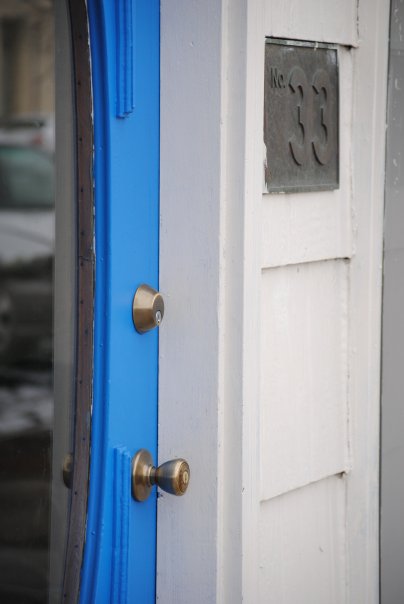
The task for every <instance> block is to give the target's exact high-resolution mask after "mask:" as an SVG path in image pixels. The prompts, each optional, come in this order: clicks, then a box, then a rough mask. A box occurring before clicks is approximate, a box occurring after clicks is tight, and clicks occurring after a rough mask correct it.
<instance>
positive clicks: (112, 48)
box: [80, 0, 160, 604]
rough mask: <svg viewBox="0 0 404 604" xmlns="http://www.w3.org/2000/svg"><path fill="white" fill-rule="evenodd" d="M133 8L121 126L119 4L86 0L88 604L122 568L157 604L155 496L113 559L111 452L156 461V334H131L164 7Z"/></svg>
mask: <svg viewBox="0 0 404 604" xmlns="http://www.w3.org/2000/svg"><path fill="white" fill-rule="evenodd" d="M133 1H134V10H133V12H132V19H133V23H132V27H133V36H134V40H135V41H136V47H135V49H134V54H133V56H134V61H135V63H134V69H133V73H134V74H135V77H136V82H134V86H136V90H137V94H136V111H135V112H133V113H131V114H130V115H129V116H128V117H127V118H126V119H124V120H122V119H117V118H116V99H117V86H118V87H119V85H118V84H117V81H118V80H117V56H118V53H119V45H118V40H117V31H118V30H119V28H118V27H117V22H116V16H117V12H116V5H115V0H88V11H89V20H90V24H89V25H90V40H91V57H92V70H93V74H92V78H93V94H94V174H95V176H94V178H95V183H94V186H95V247H96V279H95V282H96V293H95V333H94V340H95V344H94V346H95V348H94V403H93V416H92V429H91V466H90V485H89V501H88V521H87V535H86V545H85V551H84V566H83V573H82V584H81V592H80V601H81V602H82V603H85V604H89V603H96V604H104V603H107V602H108V604H109V603H110V602H111V594H114V593H115V592H114V581H115V583H116V581H117V579H116V577H119V576H121V575H122V573H124V571H123V570H122V568H121V565H122V564H126V560H127V564H128V566H127V568H128V569H129V572H128V573H127V591H126V594H125V597H126V600H127V602H130V603H137V602H139V603H141V604H149V603H150V604H151V603H152V602H153V603H154V601H155V559H156V544H155V539H156V493H155V492H153V494H152V496H151V497H150V498H149V499H148V501H146V502H144V503H137V502H135V501H134V500H133V499H132V498H131V497H130V495H129V494H128V493H127V494H126V495H124V497H126V499H130V501H129V503H128V507H127V511H128V522H129V534H128V541H127V543H128V555H127V558H126V557H125V556H122V557H119V556H118V559H117V558H116V557H115V555H114V544H115V545H116V543H117V532H116V531H117V530H118V529H117V526H116V523H117V522H119V520H118V519H117V518H116V505H117V503H116V491H115V489H116V484H115V481H114V476H115V470H114V455H117V453H114V451H117V450H120V451H123V450H127V451H128V453H129V454H130V455H133V454H134V453H135V452H136V451H137V449H139V448H142V447H144V448H147V449H149V450H150V452H151V453H152V455H153V456H154V457H155V458H156V455H157V360H158V334H157V332H156V331H152V332H149V333H147V334H144V335H139V334H138V333H137V332H136V331H135V330H134V328H133V324H132V317H131V304H132V297H133V294H134V292H135V290H136V288H137V287H138V285H139V284H141V283H149V284H150V285H151V286H154V287H156V288H157V287H158V224H159V212H158V191H159V182H158V174H159V36H160V32H159V9H160V7H159V2H158V0H133ZM115 459H116V458H115ZM115 464H116V461H115ZM115 469H116V466H115ZM120 538H121V539H122V536H121V537H120ZM115 553H116V552H115ZM113 597H115V596H113ZM118 601H119V600H118Z"/></svg>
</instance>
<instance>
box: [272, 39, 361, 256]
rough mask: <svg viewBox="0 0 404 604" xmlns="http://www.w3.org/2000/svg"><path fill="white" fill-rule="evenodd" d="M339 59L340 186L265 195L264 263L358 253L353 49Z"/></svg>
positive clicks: (345, 51) (342, 54)
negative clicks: (353, 157) (353, 167)
mask: <svg viewBox="0 0 404 604" xmlns="http://www.w3.org/2000/svg"><path fill="white" fill-rule="evenodd" d="M338 59H339V71H340V143H339V145H340V188H339V189H338V190H336V191H324V192H315V193H314V192H311V193H295V194H290V193H289V194H273V193H272V194H265V195H264V196H263V208H262V239H261V241H262V244H261V245H262V266H263V267H271V266H281V265H285V264H294V263H297V262H310V261H313V260H325V259H331V258H349V257H351V256H352V227H351V210H350V207H351V198H352V194H351V128H352V68H353V67H352V65H353V57H352V51H349V50H347V49H344V48H339V49H338Z"/></svg>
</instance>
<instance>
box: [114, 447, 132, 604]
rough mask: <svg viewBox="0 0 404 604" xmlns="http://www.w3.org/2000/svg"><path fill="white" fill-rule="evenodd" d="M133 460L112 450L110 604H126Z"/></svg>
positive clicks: (122, 451) (122, 450)
mask: <svg viewBox="0 0 404 604" xmlns="http://www.w3.org/2000/svg"><path fill="white" fill-rule="evenodd" d="M131 465H132V457H131V455H130V453H129V451H128V449H126V448H125V447H116V448H115V449H114V522H113V527H112V528H113V531H114V536H113V565H112V590H111V602H114V604H126V602H127V593H128V559H129V510H130V505H131V481H130V471H131Z"/></svg>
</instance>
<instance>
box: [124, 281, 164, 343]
mask: <svg viewBox="0 0 404 604" xmlns="http://www.w3.org/2000/svg"><path fill="white" fill-rule="evenodd" d="M163 317H164V300H163V296H162V295H161V294H160V293H159V292H158V291H156V290H155V289H153V288H152V287H150V286H149V285H145V284H143V285H140V286H139V287H138V288H137V290H136V292H135V295H134V297H133V304H132V318H133V323H134V325H135V329H136V331H138V332H139V333H146V332H147V331H150V330H151V329H154V328H155V327H159V325H160V323H161V321H162V320H163Z"/></svg>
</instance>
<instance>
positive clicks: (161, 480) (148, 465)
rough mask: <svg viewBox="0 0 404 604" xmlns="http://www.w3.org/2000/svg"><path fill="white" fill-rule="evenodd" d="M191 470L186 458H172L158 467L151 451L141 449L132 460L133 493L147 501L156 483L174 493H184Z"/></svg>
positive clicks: (139, 499)
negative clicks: (154, 462) (154, 463)
mask: <svg viewBox="0 0 404 604" xmlns="http://www.w3.org/2000/svg"><path fill="white" fill-rule="evenodd" d="M190 476H191V472H190V469H189V465H188V463H187V462H186V461H185V459H172V460H171V461H166V462H165V463H163V464H162V465H161V466H159V467H158V468H156V467H155V466H154V465H153V458H152V456H151V455H150V453H149V451H147V450H146V449H140V450H139V451H138V452H137V453H136V455H135V456H134V458H133V460H132V495H133V497H134V499H136V501H145V500H146V499H147V498H148V497H149V495H150V493H151V490H152V487H153V485H154V484H157V485H158V486H159V487H160V489H163V491H166V492H167V493H171V494H172V495H184V493H185V491H186V490H187V488H188V484H189V479H190Z"/></svg>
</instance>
